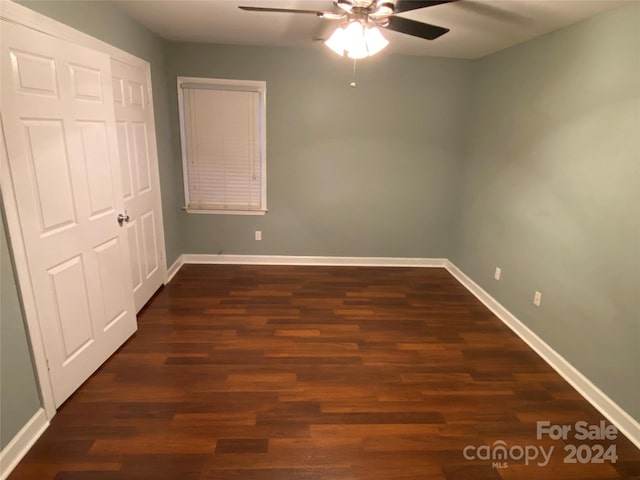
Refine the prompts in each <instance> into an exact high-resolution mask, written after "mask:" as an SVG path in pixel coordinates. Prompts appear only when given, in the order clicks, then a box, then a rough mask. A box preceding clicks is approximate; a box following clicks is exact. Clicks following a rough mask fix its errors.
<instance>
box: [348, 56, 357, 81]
mask: <svg viewBox="0 0 640 480" xmlns="http://www.w3.org/2000/svg"><path fill="white" fill-rule="evenodd" d="M356 62H357V60H356V59H355V58H354V59H353V78H352V81H351V83H350V84H349V86H350V87H351V88H356V87H357V86H358V84H357V83H356Z"/></svg>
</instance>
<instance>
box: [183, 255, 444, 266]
mask: <svg viewBox="0 0 640 480" xmlns="http://www.w3.org/2000/svg"><path fill="white" fill-rule="evenodd" d="M182 257H183V262H184V263H210V264H236V265H324V266H353V267H443V268H444V266H445V263H446V261H447V259H446V258H393V257H306V256H292V255H199V254H184V255H182ZM172 268H173V267H172Z"/></svg>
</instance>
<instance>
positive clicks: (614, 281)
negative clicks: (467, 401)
mask: <svg viewBox="0 0 640 480" xmlns="http://www.w3.org/2000/svg"><path fill="white" fill-rule="evenodd" d="M639 25H640V4H638V3H635V4H633V5H629V6H625V7H624V8H622V9H617V10H614V11H611V12H609V13H605V14H602V15H599V16H596V17H593V18H592V19H589V20H587V21H584V22H581V23H579V24H576V25H574V26H571V27H569V28H566V29H563V30H560V31H558V32H555V33H552V34H549V35H546V36H544V37H542V38H539V39H537V40H534V41H531V42H528V43H525V44H522V45H520V46H517V47H514V48H511V49H509V50H506V51H504V52H501V53H498V54H495V55H492V56H490V57H488V58H486V59H483V60H481V61H480V62H478V65H477V70H476V71H475V73H474V77H475V80H474V92H475V94H474V98H473V100H472V103H471V104H470V105H469V108H468V110H469V112H470V119H469V120H470V122H469V125H468V127H469V128H468V131H467V132H465V137H466V138H467V148H466V155H465V165H464V181H463V185H462V189H461V192H462V193H463V200H462V208H461V214H460V219H461V222H460V224H459V225H458V232H457V234H456V238H457V239H458V248H457V251H456V253H455V254H454V255H453V261H454V262H455V263H456V265H457V266H459V267H460V268H461V269H462V270H463V271H464V272H465V273H466V274H467V275H469V276H470V277H471V278H473V279H474V280H475V281H476V282H478V283H479V284H480V285H481V286H482V287H483V288H484V289H486V290H487V291H488V292H489V293H490V294H491V295H493V296H494V297H495V298H497V299H498V300H499V301H500V302H501V303H502V304H503V305H504V306H506V307H507V308H508V309H509V310H510V311H511V312H512V313H514V314H515V315H516V316H517V317H518V318H519V319H520V320H522V321H523V322H524V323H526V324H527V325H528V326H529V327H530V328H531V329H532V330H533V331H534V332H536V333H537V334H538V335H539V336H540V337H541V338H542V339H544V340H545V341H546V342H547V343H548V344H549V345H551V346H552V347H553V348H554V349H555V350H556V351H557V352H559V353H560V354H561V355H563V356H564V357H565V358H566V359H567V360H568V361H569V362H571V363H572V364H573V365H574V366H575V367H576V368H578V369H579V370H580V371H581V372H582V373H583V374H585V375H586V376H587V377H588V378H589V379H590V380H592V381H593V382H594V383H595V384H596V385H597V386H598V387H600V389H601V390H602V391H604V392H605V393H606V394H607V395H609V396H610V397H611V398H612V399H613V400H615V401H616V402H617V403H618V404H619V405H620V406H621V407H623V408H624V409H625V410H626V411H627V412H628V413H630V414H631V415H633V416H634V417H635V418H636V419H637V420H640V395H639V394H638V393H639V392H638V385H639V383H638V382H639V379H640V355H639V353H638V352H640V300H639V298H640V29H639V28H638V26H639ZM496 266H500V267H501V268H502V280H500V281H499V282H496V281H495V280H493V273H494V270H495V267H496ZM535 290H539V291H540V292H542V294H543V296H542V304H541V306H540V308H536V307H534V306H533V304H532V301H533V295H534V291H535Z"/></svg>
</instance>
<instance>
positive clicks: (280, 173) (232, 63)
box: [166, 43, 472, 257]
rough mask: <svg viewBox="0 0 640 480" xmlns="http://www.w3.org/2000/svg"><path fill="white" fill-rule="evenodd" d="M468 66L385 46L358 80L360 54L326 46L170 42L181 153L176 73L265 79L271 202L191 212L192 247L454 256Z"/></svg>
mask: <svg viewBox="0 0 640 480" xmlns="http://www.w3.org/2000/svg"><path fill="white" fill-rule="evenodd" d="M471 65H472V64H471V62H467V61H460V60H444V59H435V58H421V57H404V56H391V55H380V56H378V57H373V58H371V59H368V60H367V61H366V62H360V63H359V64H358V66H357V83H358V87H357V88H355V89H353V88H350V87H349V83H350V82H351V75H352V69H353V63H352V62H350V61H347V60H345V59H342V58H339V57H337V56H336V55H335V54H333V53H332V52H330V51H328V49H326V48H324V47H320V46H319V47H318V48H317V49H314V50H297V49H286V48H277V49H276V48H257V47H238V46H213V45H196V44H176V43H173V44H168V45H167V48H166V67H167V74H168V82H167V83H168V89H169V97H170V106H171V110H170V115H171V127H172V134H173V137H172V140H173V155H174V157H175V159H178V160H179V159H180V155H181V154H180V136H179V122H178V109H177V95H176V87H175V85H176V77H177V76H194V77H200V76H202V77H213V78H236V79H250V80H266V82H267V203H268V208H269V212H268V213H267V214H266V215H264V216H233V215H198V214H187V213H183V217H184V218H185V230H184V235H185V237H186V243H185V247H186V248H185V252H187V253H209V254H217V253H219V252H223V253H227V254H231V253H235V254H274V255H278V254H282V255H337V256H388V257H447V256H449V255H450V254H451V253H452V252H451V251H450V249H449V247H450V245H451V242H450V239H451V232H452V220H453V218H454V217H455V215H454V213H455V210H454V208H453V207H454V200H455V197H456V196H457V195H458V192H457V190H458V189H457V187H456V181H457V179H458V177H459V166H460V153H461V150H460V140H461V137H460V127H461V125H462V119H463V118H464V116H465V115H466V105H467V103H468V102H467V99H466V95H467V93H466V92H468V91H469V85H470V81H471V79H470V76H469V72H470V68H471ZM255 230H261V231H262V238H263V239H262V241H255V240H254V231H255Z"/></svg>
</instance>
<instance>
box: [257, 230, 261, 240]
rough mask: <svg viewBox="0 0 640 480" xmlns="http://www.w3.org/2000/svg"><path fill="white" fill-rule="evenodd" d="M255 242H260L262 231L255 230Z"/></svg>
mask: <svg viewBox="0 0 640 480" xmlns="http://www.w3.org/2000/svg"><path fill="white" fill-rule="evenodd" d="M256 240H262V231H261V230H256Z"/></svg>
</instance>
